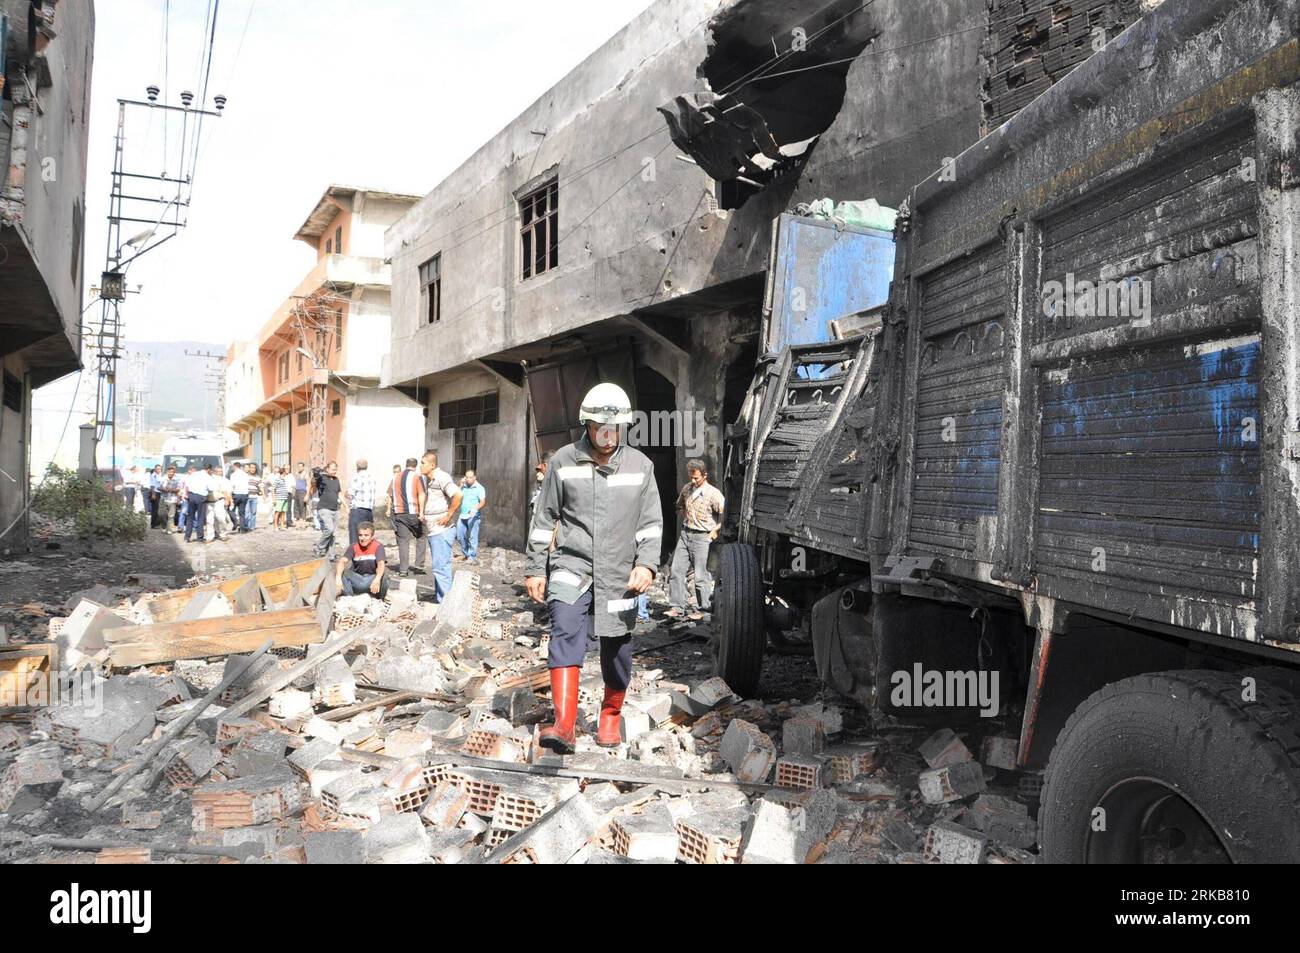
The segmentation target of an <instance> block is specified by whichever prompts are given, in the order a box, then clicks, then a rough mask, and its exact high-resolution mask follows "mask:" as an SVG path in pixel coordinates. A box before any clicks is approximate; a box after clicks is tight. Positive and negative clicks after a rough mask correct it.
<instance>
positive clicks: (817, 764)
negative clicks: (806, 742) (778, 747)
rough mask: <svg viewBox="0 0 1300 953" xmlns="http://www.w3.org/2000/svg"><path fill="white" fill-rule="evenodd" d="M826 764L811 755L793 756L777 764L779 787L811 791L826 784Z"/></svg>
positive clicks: (780, 759)
mask: <svg viewBox="0 0 1300 953" xmlns="http://www.w3.org/2000/svg"><path fill="white" fill-rule="evenodd" d="M827 777H828V772H827V770H826V763H825V762H824V761H822V760H821V759H820V758H814V757H810V756H809V755H802V754H791V755H785V756H783V757H781V758H779V759H778V760H777V762H776V784H777V787H782V788H789V789H791V790H803V791H811V790H814V789H816V788H820V787H822V786H823V785H825V784H826V781H827Z"/></svg>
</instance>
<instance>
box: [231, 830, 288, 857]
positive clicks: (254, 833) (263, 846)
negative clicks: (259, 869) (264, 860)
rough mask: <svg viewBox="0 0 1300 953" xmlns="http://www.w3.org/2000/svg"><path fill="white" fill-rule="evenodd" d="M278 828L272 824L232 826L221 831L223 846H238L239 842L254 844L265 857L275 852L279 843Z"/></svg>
mask: <svg viewBox="0 0 1300 953" xmlns="http://www.w3.org/2000/svg"><path fill="white" fill-rule="evenodd" d="M279 836H280V829H279V828H278V827H277V826H276V825H274V824H255V825H253V826H252V827H232V828H228V829H226V830H223V831H222V832H221V844H222V846H223V847H239V846H240V845H241V844H254V845H256V847H257V849H258V850H259V851H261V856H263V857H266V856H268V855H270V854H273V853H275V850H276V848H277V847H279V846H280V843H279Z"/></svg>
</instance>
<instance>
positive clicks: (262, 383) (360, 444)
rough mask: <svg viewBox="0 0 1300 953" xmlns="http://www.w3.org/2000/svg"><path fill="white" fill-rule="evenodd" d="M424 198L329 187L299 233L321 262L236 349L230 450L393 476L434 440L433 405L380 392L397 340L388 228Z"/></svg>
mask: <svg viewBox="0 0 1300 953" xmlns="http://www.w3.org/2000/svg"><path fill="white" fill-rule="evenodd" d="M416 200H417V196H413V195H401V194H397V193H393V192H383V191H379V190H375V189H362V188H354V187H351V186H345V185H331V186H330V187H329V188H327V189H326V190H325V192H324V194H323V195H322V196H321V197H320V200H319V201H318V202H317V203H316V206H315V208H314V209H312V212H311V214H310V215H308V216H307V220H306V221H305V222H303V224H302V227H301V228H299V229H298V231H297V232H296V233H295V234H294V238H296V239H298V240H299V241H303V242H306V243H307V244H309V245H310V246H312V248H313V250H314V251H315V252H316V264H315V265H314V266H313V267H312V269H311V270H310V271H309V272H308V273H307V275H306V277H304V278H303V279H302V280H301V281H300V282H299V283H298V286H297V287H296V288H295V289H294V290H293V292H292V294H290V295H289V296H288V297H287V298H286V299H285V301H284V302H283V304H281V305H280V307H279V308H277V309H276V311H275V313H274V314H273V315H271V317H270V319H269V320H268V321H267V322H266V323H265V324H264V325H263V326H262V328H261V330H259V331H258V333H257V335H256V336H255V337H254V338H253V339H251V340H248V341H237V342H235V343H234V344H232V345H231V346H230V351H229V354H228V356H227V363H226V393H225V412H226V420H225V426H226V427H227V428H228V429H229V430H230V431H231V432H232V433H233V434H234V437H233V442H234V444H233V446H231V447H230V452H229V454H228V455H230V456H242V457H244V458H247V459H250V460H254V461H256V462H258V463H259V464H263V465H267V464H269V465H275V466H279V465H282V464H284V465H287V464H296V463H297V462H298V461H303V462H306V463H308V464H310V465H324V464H325V463H326V462H328V461H330V460H337V461H338V463H339V469H340V473H341V474H343V475H345V476H346V474H348V473H349V472H351V470H352V468H353V465H354V464H355V461H356V460H357V459H358V458H365V459H367V460H369V461H370V463H371V467H372V470H373V471H374V472H376V473H378V474H382V473H386V472H387V471H388V469H389V467H391V465H392V464H393V463H400V462H402V461H403V460H404V459H405V458H406V457H408V456H418V455H419V452H420V451H421V450H422V449H423V447H424V408H423V405H422V404H421V403H419V402H417V401H415V400H413V399H412V398H411V397H409V396H407V395H406V394H404V393H402V392H401V391H399V390H396V389H394V388H390V387H381V386H380V378H381V376H382V373H383V365H384V362H385V361H386V360H387V357H388V352H389V341H390V328H389V318H390V303H389V286H390V269H389V266H388V264H387V262H386V261H385V260H384V257H383V243H384V231H385V229H387V228H388V227H389V226H390V225H391V224H392V223H393V222H394V221H396V220H397V219H398V217H399V216H401V214H402V213H403V212H405V211H406V210H407V209H409V208H410V207H411V206H412V205H413V204H414V203H415V202H416Z"/></svg>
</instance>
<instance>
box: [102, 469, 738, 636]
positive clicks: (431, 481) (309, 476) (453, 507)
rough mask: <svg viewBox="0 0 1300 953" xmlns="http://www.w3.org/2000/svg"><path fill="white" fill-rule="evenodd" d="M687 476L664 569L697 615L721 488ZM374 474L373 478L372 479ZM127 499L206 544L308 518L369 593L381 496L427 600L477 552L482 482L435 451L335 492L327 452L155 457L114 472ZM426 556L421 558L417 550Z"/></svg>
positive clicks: (678, 600)
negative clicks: (185, 459)
mask: <svg viewBox="0 0 1300 953" xmlns="http://www.w3.org/2000/svg"><path fill="white" fill-rule="evenodd" d="M551 456H552V454H551V453H549V452H548V453H547V454H545V455H544V456H543V457H542V459H541V461H540V462H539V463H538V464H537V467H536V479H537V487H536V491H535V492H534V494H533V497H532V499H531V500H530V502H529V509H530V511H531V512H530V522H531V520H532V518H535V514H536V511H537V508H538V506H539V503H540V502H541V500H542V494H543V485H544V481H545V479H546V475H547V472H548V470H549V469H550V465H551ZM686 469H687V473H688V474H689V476H690V481H689V482H688V483H687V484H686V485H685V486H683V487H682V489H681V491H680V493H679V494H678V497H677V505H676V509H677V513H678V517H679V519H680V520H681V532H680V533H679V534H678V537H677V545H676V548H675V549H674V551H673V556H672V565H671V570H670V574H669V586H668V594H669V602H670V606H669V608H668V610H667V611H666V612H665V615H667V616H668V617H670V618H676V617H681V616H687V617H688V618H691V619H701V618H703V613H705V612H708V611H709V610H710V608H711V602H712V596H713V578H712V576H711V574H710V573H709V570H708V557H709V548H710V544H711V543H712V542H713V541H714V540H715V539H717V536H718V533H719V531H720V529H721V520H722V511H723V496H722V493H721V491H720V490H718V488H717V487H715V486H713V485H712V484H711V483H709V479H708V476H709V474H708V469H707V467H706V465H705V463H704V461H703V460H699V459H692V460H689V461H687V466H686ZM381 479H382V478H381ZM123 489H124V490H125V494H126V501H127V505H128V506H131V507H133V508H135V509H137V510H138V511H143V512H144V513H146V514H148V516H149V520H150V526H151V527H154V528H158V529H165V530H166V531H167V532H168V533H183V534H184V537H185V542H187V543H191V542H193V543H207V542H211V541H213V540H222V539H227V538H229V536H230V535H232V534H234V533H251V532H254V531H256V530H257V529H258V512H259V510H262V511H263V512H264V513H265V514H267V516H266V517H265V518H264V520H263V522H264V525H265V526H266V527H267V528H272V529H276V530H289V529H293V528H294V527H295V526H298V527H309V528H311V529H313V530H315V531H316V532H317V533H319V537H318V538H317V540H316V543H315V545H314V547H313V548H314V552H315V555H316V556H318V557H324V558H328V559H330V560H331V561H332V562H336V564H337V565H336V570H335V572H336V576H337V581H338V584H339V590H340V591H341V592H343V593H344V594H346V595H353V594H360V593H365V592H369V593H371V594H372V595H375V596H377V597H379V598H383V596H384V595H385V594H386V593H387V591H388V587H389V578H388V577H389V576H390V575H391V573H390V572H389V569H388V553H387V551H386V549H385V547H384V545H383V544H382V543H381V542H379V540H378V539H377V538H376V535H375V534H376V522H377V521H376V515H375V510H376V504H377V503H380V502H382V503H385V504H386V506H387V517H388V520H389V522H390V523H391V527H392V529H393V532H394V534H395V535H396V538H397V547H396V548H397V570H396V574H397V575H398V576H399V577H403V578H408V577H412V576H414V575H417V574H419V575H423V574H425V573H426V569H425V564H426V562H427V564H428V569H427V573H428V574H429V575H431V576H432V580H433V588H434V594H435V598H436V599H437V600H438V601H442V598H443V596H444V595H446V593H447V592H448V591H449V590H450V588H451V579H452V563H453V560H454V559H455V558H456V549H457V548H459V550H460V557H459V558H461V559H463V560H465V561H466V562H467V563H470V564H473V563H476V562H477V561H478V551H479V534H480V529H481V526H482V521H483V510H484V508H485V507H486V505H487V489H486V488H485V487H484V485H483V484H482V482H480V481H479V479H478V474H477V472H476V471H475V470H473V469H467V470H466V471H465V472H464V474H463V475H462V476H461V477H460V479H456V478H455V477H453V476H452V475H451V474H450V473H448V472H447V471H446V470H444V469H443V468H442V467H440V466H439V465H438V453H437V451H436V450H426V451H425V452H424V454H423V455H422V456H420V457H418V458H417V457H410V458H408V459H407V460H406V462H405V464H404V465H403V464H394V465H393V470H392V476H391V478H390V479H389V480H388V483H387V486H386V487H385V488H384V489H383V490H381V489H380V487H379V485H378V483H377V482H376V479H375V477H374V475H373V474H372V473H371V471H370V465H369V461H367V460H357V461H356V464H355V472H354V474H353V476H352V478H351V480H350V481H349V482H348V486H347V488H346V490H345V489H344V488H343V485H342V483H341V481H340V480H339V466H338V463H337V461H333V460H331V461H330V462H329V463H327V464H326V465H325V466H324V467H321V468H318V469H309V468H308V466H307V464H306V463H304V462H299V463H298V464H297V465H296V466H295V467H294V468H293V471H292V472H290V469H289V467H288V466H267V467H262V466H259V465H258V464H256V463H251V462H243V461H240V462H236V463H233V464H230V465H229V466H227V467H225V468H224V469H223V468H222V467H218V466H215V465H212V464H209V465H206V466H195V465H191V466H189V467H187V468H186V471H185V472H184V473H180V472H178V471H177V469H176V467H174V466H169V467H167V468H166V469H165V470H164V468H163V467H162V466H161V465H159V466H155V467H154V468H153V469H152V470H148V471H141V470H140V468H138V467H132V468H131V471H130V472H129V473H128V474H127V475H126V477H125V479H124V480H123ZM345 507H346V510H347V522H346V527H347V542H346V544H345V545H344V546H343V552H342V558H341V559H339V558H338V553H337V549H338V548H339V543H340V542H341V540H340V539H339V537H340V536H341V533H340V523H339V511H340V509H341V508H345ZM426 556H427V558H426ZM688 572H689V574H690V576H691V577H693V579H694V590H695V592H694V595H695V602H696V607H697V608H696V609H695V610H694V611H690V612H689V614H688V609H687V601H688V600H687V591H686V580H687V578H688ZM636 609H637V616H638V618H640V619H641V620H643V621H644V620H647V619H649V617H650V616H649V605H648V596H647V595H646V594H645V593H644V592H642V593H638V594H637V598H636Z"/></svg>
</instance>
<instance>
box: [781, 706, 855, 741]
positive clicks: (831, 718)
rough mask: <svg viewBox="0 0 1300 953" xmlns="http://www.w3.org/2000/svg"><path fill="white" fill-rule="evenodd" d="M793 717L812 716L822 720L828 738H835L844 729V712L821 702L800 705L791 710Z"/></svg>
mask: <svg viewBox="0 0 1300 953" xmlns="http://www.w3.org/2000/svg"><path fill="white" fill-rule="evenodd" d="M790 717H791V718H812V719H813V720H814V721H818V722H821V726H822V733H823V734H825V735H826V737H827V738H834V737H835V736H836V735H838V734H839V733H840V732H841V731H843V730H844V712H843V710H841V709H839V708H836V707H834V706H828V705H824V704H822V703H821V702H812V703H811V704H808V705H800V706H799V707H798V708H795V709H794V710H793V711H791V712H790Z"/></svg>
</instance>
